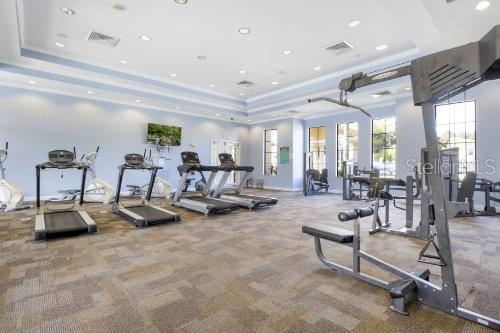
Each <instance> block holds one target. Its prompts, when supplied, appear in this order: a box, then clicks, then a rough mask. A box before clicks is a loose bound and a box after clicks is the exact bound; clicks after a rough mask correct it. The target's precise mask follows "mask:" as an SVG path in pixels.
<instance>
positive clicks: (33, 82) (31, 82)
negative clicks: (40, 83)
mask: <svg viewBox="0 0 500 333" xmlns="http://www.w3.org/2000/svg"><path fill="white" fill-rule="evenodd" d="M28 83H29V84H35V83H36V82H35V81H33V80H29V81H28Z"/></svg>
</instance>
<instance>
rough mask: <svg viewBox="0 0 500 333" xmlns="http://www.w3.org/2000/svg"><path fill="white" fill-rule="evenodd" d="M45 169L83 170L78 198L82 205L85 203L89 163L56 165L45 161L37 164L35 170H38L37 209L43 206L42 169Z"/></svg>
mask: <svg viewBox="0 0 500 333" xmlns="http://www.w3.org/2000/svg"><path fill="white" fill-rule="evenodd" d="M45 169H59V170H64V169H78V170H82V180H81V184H80V199H79V200H78V203H79V205H80V206H82V205H83V198H84V194H85V182H86V179H87V170H88V169H89V167H88V165H86V164H85V163H80V162H75V163H73V164H69V165H55V164H53V163H50V162H45V163H41V164H37V165H36V166H35V171H36V209H37V211H38V210H39V209H40V207H41V202H40V196H41V193H40V192H41V191H40V183H41V180H40V178H41V170H45ZM37 213H38V212H37Z"/></svg>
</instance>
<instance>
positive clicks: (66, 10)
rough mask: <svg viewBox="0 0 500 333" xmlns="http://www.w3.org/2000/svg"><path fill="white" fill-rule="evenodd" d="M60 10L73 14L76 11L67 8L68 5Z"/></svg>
mask: <svg viewBox="0 0 500 333" xmlns="http://www.w3.org/2000/svg"><path fill="white" fill-rule="evenodd" d="M61 10H62V12H63V13H64V14H66V15H75V14H76V12H75V11H74V10H73V9H71V8H68V7H62V8H61Z"/></svg>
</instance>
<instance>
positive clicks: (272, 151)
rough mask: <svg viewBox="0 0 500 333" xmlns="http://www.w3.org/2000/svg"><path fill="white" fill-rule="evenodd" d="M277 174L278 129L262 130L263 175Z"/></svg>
mask: <svg viewBox="0 0 500 333" xmlns="http://www.w3.org/2000/svg"><path fill="white" fill-rule="evenodd" d="M277 174H278V130H276V129H269V130H265V131H264V175H270V176H274V175H277Z"/></svg>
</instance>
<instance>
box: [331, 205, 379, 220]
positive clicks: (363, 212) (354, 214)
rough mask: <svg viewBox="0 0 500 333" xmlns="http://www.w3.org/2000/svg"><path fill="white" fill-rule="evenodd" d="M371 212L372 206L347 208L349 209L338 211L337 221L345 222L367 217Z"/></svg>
mask: <svg viewBox="0 0 500 333" xmlns="http://www.w3.org/2000/svg"><path fill="white" fill-rule="evenodd" d="M372 214H373V208H371V207H366V208H357V209H354V210H349V211H344V212H340V213H339V216H338V218H339V221H341V222H347V221H352V220H355V219H357V218H358V217H359V218H363V217H367V216H370V215H372Z"/></svg>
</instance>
